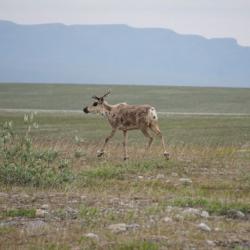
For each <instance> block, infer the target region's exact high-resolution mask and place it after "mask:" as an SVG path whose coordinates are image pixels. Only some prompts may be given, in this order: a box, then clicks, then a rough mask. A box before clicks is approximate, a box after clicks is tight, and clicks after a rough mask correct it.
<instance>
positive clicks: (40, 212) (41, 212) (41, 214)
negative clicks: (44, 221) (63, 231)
mask: <svg viewBox="0 0 250 250" xmlns="http://www.w3.org/2000/svg"><path fill="white" fill-rule="evenodd" d="M46 214H48V212H47V211H45V210H43V209H40V208H38V209H36V216H37V217H44V216H45V215H46Z"/></svg>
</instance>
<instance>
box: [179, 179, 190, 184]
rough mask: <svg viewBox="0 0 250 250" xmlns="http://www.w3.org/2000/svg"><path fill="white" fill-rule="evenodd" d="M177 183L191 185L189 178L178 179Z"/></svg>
mask: <svg viewBox="0 0 250 250" xmlns="http://www.w3.org/2000/svg"><path fill="white" fill-rule="evenodd" d="M179 181H180V182H181V183H182V184H191V183H192V180H191V179H189V178H180V179H179Z"/></svg>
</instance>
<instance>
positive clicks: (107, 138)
mask: <svg viewBox="0 0 250 250" xmlns="http://www.w3.org/2000/svg"><path fill="white" fill-rule="evenodd" d="M115 132H116V129H113V130H112V131H111V133H110V135H109V136H107V137H106V138H105V141H104V144H103V146H102V148H101V150H98V151H97V157H101V156H102V155H104V149H105V147H106V145H107V143H108V141H109V140H110V139H111V138H112V137H113V136H114V134H115Z"/></svg>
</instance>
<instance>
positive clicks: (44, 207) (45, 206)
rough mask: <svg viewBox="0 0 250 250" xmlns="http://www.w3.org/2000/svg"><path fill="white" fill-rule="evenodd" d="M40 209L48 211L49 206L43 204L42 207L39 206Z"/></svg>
mask: <svg viewBox="0 0 250 250" xmlns="http://www.w3.org/2000/svg"><path fill="white" fill-rule="evenodd" d="M41 209H43V210H48V209H49V205H48V204H43V205H42V206H41Z"/></svg>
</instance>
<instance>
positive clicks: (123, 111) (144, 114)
mask: <svg viewBox="0 0 250 250" xmlns="http://www.w3.org/2000/svg"><path fill="white" fill-rule="evenodd" d="M108 94H109V92H108V93H107V94H105V95H104V96H102V97H97V96H94V97H93V98H94V99H95V100H96V101H95V102H94V103H93V104H92V105H90V106H87V107H85V108H84V109H83V111H84V112H85V113H101V114H102V115H104V116H105V117H107V119H108V122H109V124H110V126H111V128H112V131H111V133H110V135H109V136H107V137H106V138H105V141H104V144H103V146H102V148H101V150H99V151H98V152H97V156H98V157H100V156H102V155H103V154H104V149H105V147H106V144H107V143H108V141H109V140H110V139H111V138H112V137H113V136H114V134H115V132H116V131H117V130H121V131H123V135H124V141H123V147H124V160H126V159H128V153H127V131H129V130H134V129H138V130H141V131H142V133H143V134H144V136H146V137H147V138H149V142H148V145H147V150H148V149H149V148H150V146H151V144H152V141H153V137H152V136H151V134H150V133H149V131H152V132H153V133H155V134H156V135H158V136H159V137H160V138H161V141H162V147H163V152H164V153H163V154H164V156H165V157H166V158H167V159H168V158H169V154H168V153H167V151H166V149H165V143H164V138H163V136H162V134H161V131H160V129H159V125H158V117H157V113H156V110H155V108H154V107H152V106H150V105H129V104H127V103H119V104H115V105H111V104H108V102H107V101H105V100H104V97H105V96H106V95H108Z"/></svg>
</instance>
